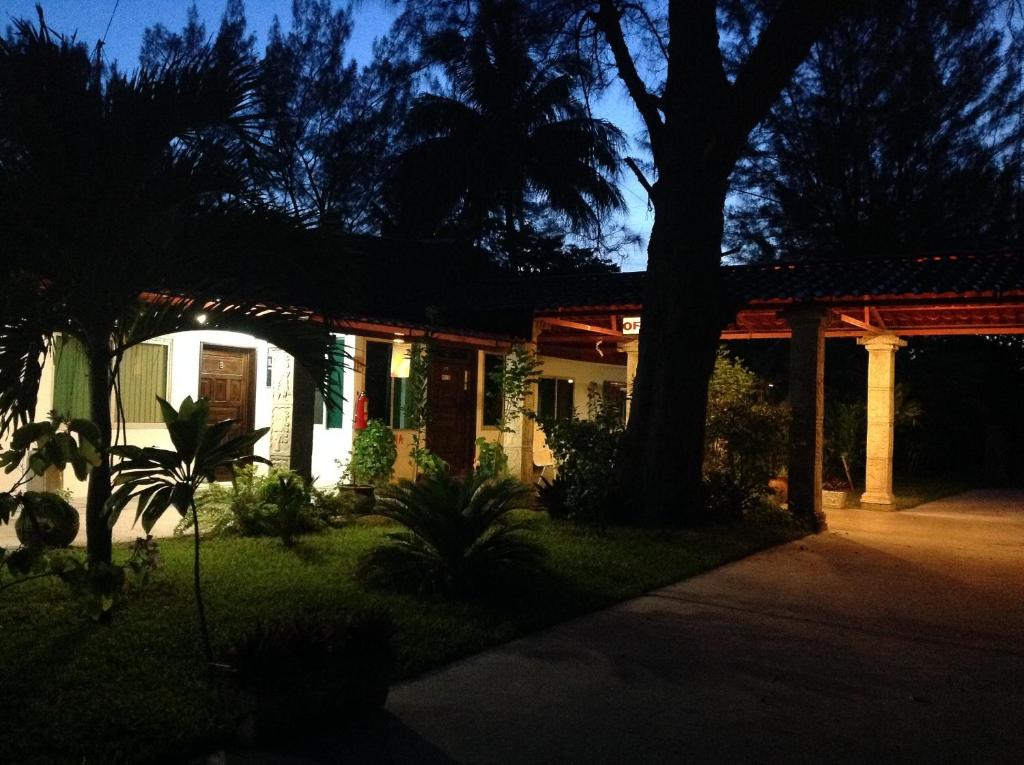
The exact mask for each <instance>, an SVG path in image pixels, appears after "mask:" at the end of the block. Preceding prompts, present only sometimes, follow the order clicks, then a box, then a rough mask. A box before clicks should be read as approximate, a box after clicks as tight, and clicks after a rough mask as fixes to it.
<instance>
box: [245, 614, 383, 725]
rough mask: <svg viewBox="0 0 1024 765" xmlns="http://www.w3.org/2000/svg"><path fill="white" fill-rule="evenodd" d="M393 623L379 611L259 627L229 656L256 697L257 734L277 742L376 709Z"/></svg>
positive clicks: (312, 617)
mask: <svg viewBox="0 0 1024 765" xmlns="http://www.w3.org/2000/svg"><path fill="white" fill-rule="evenodd" d="M393 636H394V624H393V621H392V619H391V615H390V614H389V613H388V612H387V611H384V610H381V609H372V610H366V611H361V612H357V613H354V614H352V615H350V616H338V615H337V614H333V613H332V614H304V615H302V616H300V617H297V618H295V619H292V620H290V621H284V622H276V623H266V624H262V625H260V626H259V627H257V628H256V629H254V630H253V631H251V632H250V633H249V634H248V635H246V636H245V638H244V639H243V640H241V641H239V642H238V643H237V644H236V645H235V646H233V647H232V648H231V649H230V650H229V652H228V656H227V658H228V661H229V662H230V664H231V666H232V667H233V668H234V669H235V670H236V671H237V672H238V677H239V679H240V680H241V682H242V684H243V685H244V686H245V687H247V688H250V689H251V690H253V691H254V692H255V695H256V728H257V733H258V735H260V736H261V737H263V738H268V739H272V740H280V739H281V738H282V737H287V736H295V735H296V734H300V735H308V734H316V733H320V732H322V731H324V730H325V729H333V728H335V727H337V726H338V725H339V724H340V723H341V724H343V723H344V721H345V720H347V719H350V718H353V717H358V716H362V715H365V714H367V713H369V712H372V711H375V710H377V709H380V708H381V707H382V706H383V705H384V701H385V700H386V699H387V693H388V684H389V682H390V679H391V673H392V671H393V668H394V659H395V649H394V645H393Z"/></svg>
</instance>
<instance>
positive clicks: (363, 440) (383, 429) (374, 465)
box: [343, 420, 398, 485]
mask: <svg viewBox="0 0 1024 765" xmlns="http://www.w3.org/2000/svg"><path fill="white" fill-rule="evenodd" d="M397 459H398V447H397V446H396V444H395V434H394V433H393V432H392V430H391V428H389V427H388V426H387V425H385V424H384V423H383V422H381V421H380V420H370V421H369V422H367V423H366V428H365V429H363V430H357V431H356V435H355V438H354V439H353V441H352V456H351V458H350V459H349V461H348V465H346V466H345V473H344V475H343V480H344V481H347V482H349V483H356V484H374V485H379V484H385V483H387V482H388V481H390V480H391V476H392V474H393V473H394V472H395V460H397Z"/></svg>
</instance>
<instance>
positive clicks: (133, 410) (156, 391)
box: [120, 343, 167, 423]
mask: <svg viewBox="0 0 1024 765" xmlns="http://www.w3.org/2000/svg"><path fill="white" fill-rule="evenodd" d="M120 382H121V402H122V404H123V405H124V420H125V422H139V423H143V422H160V421H161V416H160V404H159V403H157V400H156V397H157V396H159V397H160V398H163V399H166V398H167V346H166V345H159V344H157V343H142V344H141V345H135V346H132V347H131V348H129V349H128V350H127V351H125V353H124V356H123V357H122V359H121V370H120Z"/></svg>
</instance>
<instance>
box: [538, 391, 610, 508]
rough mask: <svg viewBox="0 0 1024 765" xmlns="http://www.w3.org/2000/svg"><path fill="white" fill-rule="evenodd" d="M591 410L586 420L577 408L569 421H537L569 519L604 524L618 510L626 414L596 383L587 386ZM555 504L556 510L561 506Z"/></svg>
mask: <svg viewBox="0 0 1024 765" xmlns="http://www.w3.org/2000/svg"><path fill="white" fill-rule="evenodd" d="M587 410H588V412H587V413H588V419H586V420H583V419H580V418H578V417H577V416H576V414H575V412H574V413H573V416H572V417H569V418H567V419H559V420H539V421H538V422H539V424H540V427H541V429H542V430H543V431H544V436H545V438H546V439H547V444H548V448H549V449H550V450H551V454H552V456H553V457H554V458H555V464H556V466H557V468H558V477H559V479H561V480H562V481H564V482H565V489H564V492H565V507H566V508H567V512H566V515H567V517H569V518H572V519H574V520H577V521H583V522H589V523H593V522H598V523H604V522H607V521H608V520H610V519H611V518H612V517H613V515H614V513H615V511H616V508H615V506H614V505H615V490H614V472H615V464H616V461H617V460H618V458H619V454H620V450H621V448H622V435H623V428H622V414H621V412H620V411H619V410H618V408H617V407H616V406H614V405H613V404H612V403H611V402H608V401H605V399H604V397H603V396H602V395H601V393H600V391H599V390H598V389H597V386H596V385H591V386H590V387H589V388H588V389H587ZM553 496H557V495H553ZM554 508H555V510H556V513H557V512H558V506H557V505H554ZM549 509H550V508H549Z"/></svg>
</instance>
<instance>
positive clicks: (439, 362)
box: [427, 348, 476, 475]
mask: <svg viewBox="0 0 1024 765" xmlns="http://www.w3.org/2000/svg"><path fill="white" fill-rule="evenodd" d="M427 401H428V404H429V413H430V421H429V423H428V424H427V448H429V449H430V450H431V451H432V452H434V454H436V455H438V456H439V457H440V458H441V459H443V460H444V461H445V462H447V463H448V466H449V468H450V469H451V472H452V473H453V474H455V475H465V474H466V473H467V472H468V471H469V470H470V469H471V468H472V467H473V452H474V449H473V447H474V441H475V436H476V352H475V351H467V350H462V349H456V348H435V349H434V351H433V360H432V362H431V365H430V380H429V382H428V387H427Z"/></svg>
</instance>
